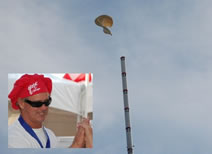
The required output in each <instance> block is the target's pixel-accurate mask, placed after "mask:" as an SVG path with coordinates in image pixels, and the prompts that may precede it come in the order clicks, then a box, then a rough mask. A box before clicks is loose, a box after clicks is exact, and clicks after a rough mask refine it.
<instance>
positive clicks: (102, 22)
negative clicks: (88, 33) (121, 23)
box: [95, 15, 113, 35]
mask: <svg viewBox="0 0 212 154" xmlns="http://www.w3.org/2000/svg"><path fill="white" fill-rule="evenodd" d="M95 23H96V25H97V26H100V27H102V28H103V32H104V33H105V34H109V35H112V33H111V31H110V30H109V28H107V27H112V25H113V19H112V17H110V16H108V15H101V16H99V17H97V18H96V19H95Z"/></svg>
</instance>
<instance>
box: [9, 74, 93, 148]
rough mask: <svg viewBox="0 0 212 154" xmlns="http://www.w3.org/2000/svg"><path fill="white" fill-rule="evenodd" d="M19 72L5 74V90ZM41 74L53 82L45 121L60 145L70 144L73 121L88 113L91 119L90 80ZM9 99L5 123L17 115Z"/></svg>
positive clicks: (74, 130)
mask: <svg viewBox="0 0 212 154" xmlns="http://www.w3.org/2000/svg"><path fill="white" fill-rule="evenodd" d="M29 74H30V73H29ZM22 75H23V74H9V75H8V93H9V92H10V91H11V90H12V88H13V85H14V83H15V81H16V80H17V79H19V78H20V77H21V76H22ZM43 75H44V76H45V77H49V78H51V79H52V82H53V89H52V94H51V97H52V103H51V105H50V107H49V113H48V116H47V118H46V120H45V122H44V125H45V126H46V127H47V128H50V129H51V130H53V131H54V133H55V134H56V136H57V137H58V139H59V140H60V143H61V147H65V146H66V145H70V143H69V142H71V140H72V139H73V136H74V135H75V133H76V124H77V122H79V121H80V118H81V117H87V116H89V117H90V118H91V119H92V113H93V99H92V91H93V86H92V82H90V83H88V82H86V81H85V82H79V83H75V82H73V81H71V80H66V79H64V78H62V74H43ZM8 102H9V103H8V125H10V124H11V123H12V122H13V121H14V120H15V119H17V118H18V116H19V111H16V110H14V109H12V107H11V103H10V100H8Z"/></svg>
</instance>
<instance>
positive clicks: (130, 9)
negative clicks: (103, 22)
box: [0, 0, 212, 154]
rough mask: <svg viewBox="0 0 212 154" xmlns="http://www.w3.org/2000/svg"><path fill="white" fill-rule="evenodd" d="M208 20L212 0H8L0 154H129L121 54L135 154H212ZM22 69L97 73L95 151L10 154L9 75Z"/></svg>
mask: <svg viewBox="0 0 212 154" xmlns="http://www.w3.org/2000/svg"><path fill="white" fill-rule="evenodd" d="M101 14H107V15H110V16H112V17H113V19H114V25H113V27H112V29H111V31H112V33H113V36H112V37H111V36H110V35H105V34H104V33H103V32H102V29H101V28H100V27H98V26H96V25H95V24H94V20H95V18H96V17H97V16H99V15H101ZM211 14H212V1H210V0H186V1H185V0H160V1H156V0H132V1H130V0H116V1H112V0H108V1H100V0H98V1H97V0H77V1H74V0H62V1H56V0H51V1H50V0H46V1H42V0H36V1H28V0H19V1H10V0H8V1H3V0H1V1H0V19H1V20H0V34H1V35H0V39H1V41H0V54H1V56H0V64H1V65H0V66H1V71H2V73H1V74H2V75H1V77H0V78H1V80H0V81H1V87H2V88H1V93H0V96H1V97H0V98H1V102H2V108H1V109H0V112H1V118H0V119H1V122H2V124H1V128H0V136H1V139H0V143H1V144H0V147H1V150H2V153H5V154H7V153H8V154H13V153H15V154H17V153H21V154H25V153H28V152H30V153H33V154H37V153H51V154H54V153H58V152H60V153H70V151H71V152H73V153H92V154H93V153H94V154H100V153H101V154H110V153H111V154H113V153H127V151H126V136H125V129H124V127H125V125H124V111H123V100H122V92H121V91H122V85H121V68H120V57H121V56H123V55H124V56H126V66H127V73H128V74H127V79H128V90H129V103H130V114H131V124H132V136H133V141H134V145H135V148H134V153H139V154H143V153H144V154H210V153H212V120H211V117H212V112H211V108H212V105H211V100H212V96H211V91H212V73H211V72H212V61H211V59H212V52H211V49H212V43H211V40H212V29H211V27H212V16H211ZM23 72H45V73H61V72H74V73H76V72H92V73H93V74H94V148H93V149H92V150H83V149H80V150H73V149H64V150H61V149H57V150H54V149H51V150H12V149H8V148H7V103H6V102H7V97H5V96H7V93H8V92H7V90H6V89H7V82H6V81H7V74H8V73H23ZM4 102H5V103H4Z"/></svg>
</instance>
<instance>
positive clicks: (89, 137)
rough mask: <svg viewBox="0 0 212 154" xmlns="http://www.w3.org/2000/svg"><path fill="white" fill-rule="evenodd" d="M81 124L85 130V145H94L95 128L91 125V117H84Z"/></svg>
mask: <svg viewBox="0 0 212 154" xmlns="http://www.w3.org/2000/svg"><path fill="white" fill-rule="evenodd" d="M79 126H81V127H83V128H84V131H85V147H86V148H92V147H93V130H92V128H91V125H90V120H89V119H83V121H82V123H80V124H79Z"/></svg>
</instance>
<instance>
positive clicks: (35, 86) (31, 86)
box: [28, 82, 40, 95]
mask: <svg viewBox="0 0 212 154" xmlns="http://www.w3.org/2000/svg"><path fill="white" fill-rule="evenodd" d="M37 86H38V82H35V83H33V84H31V85H29V86H28V90H29V94H30V95H32V94H33V93H34V92H36V91H38V90H40V88H38V87H37Z"/></svg>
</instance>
